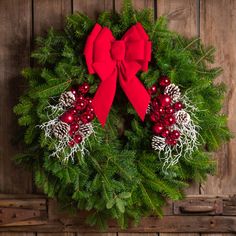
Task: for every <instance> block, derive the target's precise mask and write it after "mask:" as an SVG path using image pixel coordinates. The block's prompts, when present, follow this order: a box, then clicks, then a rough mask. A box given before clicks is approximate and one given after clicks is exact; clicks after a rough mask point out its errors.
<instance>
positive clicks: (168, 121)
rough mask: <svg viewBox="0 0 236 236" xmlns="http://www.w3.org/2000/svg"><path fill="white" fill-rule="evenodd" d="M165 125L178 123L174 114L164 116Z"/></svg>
mask: <svg viewBox="0 0 236 236" xmlns="http://www.w3.org/2000/svg"><path fill="white" fill-rule="evenodd" d="M164 123H165V125H168V126H171V125H173V124H175V123H176V119H175V117H174V116H172V115H169V116H166V117H165V118H164Z"/></svg>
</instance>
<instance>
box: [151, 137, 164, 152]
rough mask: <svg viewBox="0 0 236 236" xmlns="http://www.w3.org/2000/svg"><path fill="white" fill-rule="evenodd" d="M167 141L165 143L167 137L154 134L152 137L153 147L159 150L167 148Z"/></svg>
mask: <svg viewBox="0 0 236 236" xmlns="http://www.w3.org/2000/svg"><path fill="white" fill-rule="evenodd" d="M165 146H166V143H165V139H164V138H162V137H159V136H153V137H152V148H153V149H154V150H155V151H157V150H159V151H161V150H163V149H164V148H165Z"/></svg>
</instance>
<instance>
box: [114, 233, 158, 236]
mask: <svg viewBox="0 0 236 236" xmlns="http://www.w3.org/2000/svg"><path fill="white" fill-rule="evenodd" d="M157 235H158V234H157V233H119V234H118V236H157Z"/></svg>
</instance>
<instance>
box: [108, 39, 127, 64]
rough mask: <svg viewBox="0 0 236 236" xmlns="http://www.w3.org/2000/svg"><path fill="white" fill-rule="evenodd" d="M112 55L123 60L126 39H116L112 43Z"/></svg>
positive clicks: (113, 57)
mask: <svg viewBox="0 0 236 236" xmlns="http://www.w3.org/2000/svg"><path fill="white" fill-rule="evenodd" d="M111 57H112V59H113V60H116V61H121V60H124V58H125V42H124V40H115V41H114V42H112V44H111Z"/></svg>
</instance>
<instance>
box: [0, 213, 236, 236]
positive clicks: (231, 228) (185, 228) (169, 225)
mask: <svg viewBox="0 0 236 236" xmlns="http://www.w3.org/2000/svg"><path fill="white" fill-rule="evenodd" d="M109 226H110V227H109V229H108V232H109V233H112V232H114V233H115V232H120V231H122V230H121V229H120V228H119V227H118V226H117V225H116V224H114V223H113V222H111V223H110V224H109ZM6 231H7V232H22V231H23V232H39V233H40V232H42V233H44V232H45V233H46V232H51V233H53V232H72V233H73V232H79V233H97V232H98V228H95V227H88V225H86V224H85V223H84V219H83V221H82V220H81V219H80V222H79V219H78V221H77V222H76V224H73V223H69V222H67V224H64V223H63V222H60V221H53V222H48V223H47V224H43V225H30V224H29V225H28V226H21V227H20V226H16V227H14V226H9V227H0V232H6ZM123 232H127V233H156V232H162V233H180V232H181V233H196V232H198V233H201V232H205V233H206V232H208V233H210V232H212V233H216V232H218V233H236V217H234V216H192V217H190V216H165V217H164V218H163V219H158V218H156V217H148V218H143V219H142V221H141V224H140V225H138V226H137V227H136V226H133V225H130V226H129V227H128V229H127V230H125V231H123Z"/></svg>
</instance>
